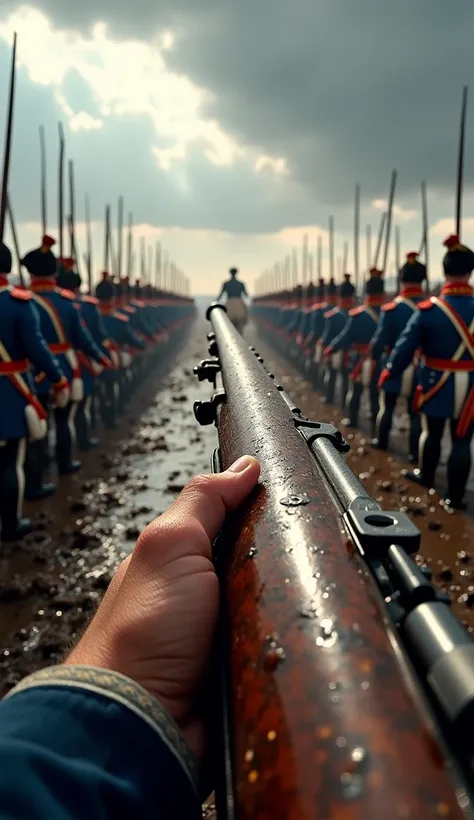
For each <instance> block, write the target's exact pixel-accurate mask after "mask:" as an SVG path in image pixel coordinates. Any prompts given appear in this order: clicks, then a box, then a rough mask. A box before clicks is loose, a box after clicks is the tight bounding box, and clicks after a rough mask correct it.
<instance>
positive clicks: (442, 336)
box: [380, 236, 474, 510]
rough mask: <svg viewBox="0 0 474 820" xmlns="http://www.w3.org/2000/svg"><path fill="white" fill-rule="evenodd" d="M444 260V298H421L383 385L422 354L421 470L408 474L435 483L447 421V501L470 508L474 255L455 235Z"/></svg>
mask: <svg viewBox="0 0 474 820" xmlns="http://www.w3.org/2000/svg"><path fill="white" fill-rule="evenodd" d="M444 245H445V247H446V248H447V252H446V255H445V257H444V259H443V267H444V273H445V276H446V284H445V285H444V287H443V288H442V289H441V293H440V296H439V297H437V296H432V297H431V298H430V299H427V300H426V301H423V302H420V303H419V305H418V307H419V310H417V311H416V312H415V313H413V315H412V317H411V319H410V321H409V323H408V325H407V327H406V328H405V330H404V332H403V333H402V335H401V336H400V338H399V340H398V342H397V344H396V346H395V349H394V350H393V352H392V354H391V356H390V358H389V360H388V362H387V366H386V368H385V370H384V371H383V373H382V375H381V378H380V383H381V385H382V386H385V384H386V383H387V381H388V380H389V379H392V378H397V377H399V376H401V374H402V373H403V371H404V370H405V369H406V368H407V367H408V366H409V365H410V364H411V362H412V361H413V356H414V354H415V351H416V350H418V349H419V350H420V351H421V354H422V359H421V365H420V373H419V382H420V383H419V384H418V386H417V388H416V391H415V409H416V410H418V411H422V412H423V415H422V428H423V432H422V434H421V438H420V446H419V461H420V466H421V469H420V470H413V472H409V473H407V476H408V478H410V479H412V480H413V481H416V482H417V483H418V484H421V485H422V486H424V487H432V486H433V484H434V479H435V472H436V468H437V466H438V463H439V459H440V455H441V439H442V437H443V432H444V429H445V424H446V421H447V420H449V427H450V432H451V443H452V444H451V452H450V455H449V458H448V464H447V472H448V493H447V498H446V504H447V505H448V506H451V507H452V508H454V509H457V510H462V509H465V506H466V505H465V503H464V501H463V499H464V493H465V489H466V484H467V480H468V478H469V471H470V468H471V440H472V433H473V429H474V424H473V423H474V343H473V333H474V298H473V290H472V288H471V287H470V285H469V277H470V275H471V273H472V271H473V269H474V253H473V251H471V250H470V249H469V248H467V247H466V246H465V245H461V243H460V241H459V237H458V236H450V237H448V239H446V241H445V243H444Z"/></svg>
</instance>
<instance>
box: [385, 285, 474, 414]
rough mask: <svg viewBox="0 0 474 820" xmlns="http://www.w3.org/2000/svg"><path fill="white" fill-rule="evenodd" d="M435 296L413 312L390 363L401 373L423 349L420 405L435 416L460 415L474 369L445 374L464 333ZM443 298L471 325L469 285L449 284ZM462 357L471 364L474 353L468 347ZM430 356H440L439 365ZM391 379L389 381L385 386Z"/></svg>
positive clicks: (391, 368) (473, 311) (393, 373)
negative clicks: (440, 384)
mask: <svg viewBox="0 0 474 820" xmlns="http://www.w3.org/2000/svg"><path fill="white" fill-rule="evenodd" d="M433 298H434V297H432V298H431V299H427V300H426V301H424V302H420V303H419V310H418V311H417V312H416V313H415V314H414V315H413V316H412V318H411V319H410V321H409V322H408V325H407V326H406V328H405V330H404V331H403V333H402V334H401V336H400V338H399V339H398V342H397V343H396V345H395V349H394V350H393V351H392V353H391V355H390V358H389V360H388V362H387V365H386V367H387V370H389V371H390V373H391V377H392V378H396V377H397V376H400V374H401V373H403V371H404V370H405V368H406V367H408V365H409V364H410V362H411V361H412V359H413V355H414V353H415V351H416V350H418V349H420V350H421V353H422V359H421V363H420V369H419V375H418V380H419V385H418V388H417V406H418V409H421V411H422V412H423V413H426V415H428V416H433V417H434V418H446V419H447V418H459V416H460V414H461V412H462V408H463V406H464V403H465V399H466V398H467V393H468V390H469V388H471V387H472V386H473V384H474V372H472V371H470V372H469V371H465V372H457V373H453V372H451V373H449V375H448V377H447V378H446V377H445V376H444V372H445V371H447V370H448V371H449V363H450V360H451V359H452V358H453V356H454V354H455V353H456V351H457V350H458V348H459V347H460V345H461V337H460V335H459V333H458V331H457V330H456V328H455V326H454V325H453V322H452V321H451V319H450V318H448V316H446V315H445V314H444V312H443V310H442V309H441V308H440V307H438V306H437V305H436V304H435V302H434V301H433ZM440 299H441V300H443V301H445V302H447V303H448V305H452V307H453V308H454V310H455V311H456V313H457V314H458V315H459V316H460V317H461V319H462V320H463V322H464V323H465V325H467V326H468V327H469V326H470V325H471V323H472V321H473V319H474V298H473V290H472V288H470V287H469V285H467V284H466V285H459V284H457V283H452V284H448V285H445V286H444V287H443V289H442V290H441V294H440ZM460 358H461V360H462V361H464V362H466V363H467V364H466V366H467V367H469V362H471V361H472V360H473V359H474V356H473V355H471V353H469V352H468V351H467V350H464V352H463V353H462V356H461V357H460ZM426 359H428V360H430V359H431V360H438V362H439V368H438V367H433V366H430V362H429V361H428V362H427V361H426ZM443 362H445V364H444V365H443V364H442V363H443ZM441 379H442V387H441V388H440V389H439V391H437V392H435V394H434V395H433V397H432V398H429V399H428V400H427V401H423V398H422V397H424V396H426V395H427V394H428V391H431V390H432V389H433V388H434V387H435V386H436V385H437V384H438V382H439V381H440V380H441ZM390 381H391V379H390ZM388 383H389V382H388V381H387V382H385V384H384V387H385V386H386V385H388ZM420 398H421V405H420Z"/></svg>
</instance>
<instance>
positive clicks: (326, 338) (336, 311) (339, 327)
mask: <svg viewBox="0 0 474 820" xmlns="http://www.w3.org/2000/svg"><path fill="white" fill-rule="evenodd" d="M348 321H349V312H348V311H347V310H346V309H345V308H341V307H337V308H333V309H332V310H330V311H328V312H327V313H326V319H325V323H324V332H323V335H322V337H321V341H322V343H323V345H324V347H327V346H328V345H330V344H331V343H332V341H333V339H335V338H336V336H339V334H340V333H342V331H343V330H344V328H345V326H346V324H347V322H348Z"/></svg>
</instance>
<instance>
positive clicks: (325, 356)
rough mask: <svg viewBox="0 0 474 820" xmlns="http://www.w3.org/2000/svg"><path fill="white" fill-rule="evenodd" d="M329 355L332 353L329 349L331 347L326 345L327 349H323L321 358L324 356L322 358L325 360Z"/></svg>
mask: <svg viewBox="0 0 474 820" xmlns="http://www.w3.org/2000/svg"><path fill="white" fill-rule="evenodd" d="M331 353H332V347H331V345H328V346H327V347H325V348H324V350H323V356H324V358H325V359H327V358H328V356H330V355H331Z"/></svg>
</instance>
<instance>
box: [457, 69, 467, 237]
mask: <svg viewBox="0 0 474 820" xmlns="http://www.w3.org/2000/svg"><path fill="white" fill-rule="evenodd" d="M467 93H468V87H467V85H465V86H464V88H463V92H462V107H461V126H460V131H459V150H458V173H457V186H456V188H457V190H456V233H457V235H458V236H459V237H460V236H461V217H462V191H463V177H464V142H465V138H466V114H467Z"/></svg>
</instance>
